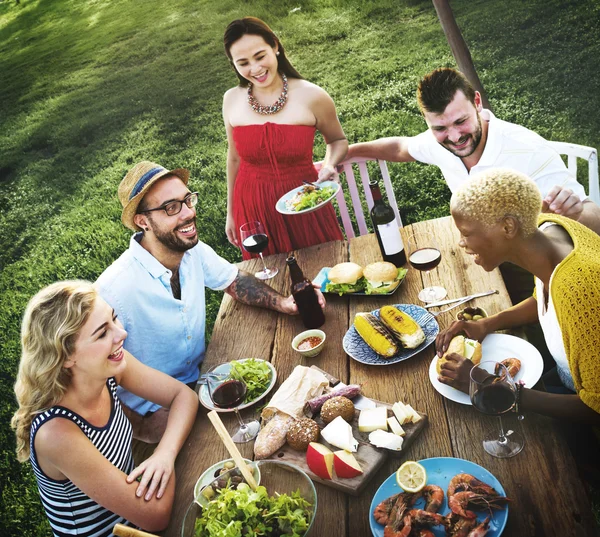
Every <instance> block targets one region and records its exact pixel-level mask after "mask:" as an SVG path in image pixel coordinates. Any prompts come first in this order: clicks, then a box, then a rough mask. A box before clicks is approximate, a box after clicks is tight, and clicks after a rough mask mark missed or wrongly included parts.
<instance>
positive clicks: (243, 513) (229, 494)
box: [195, 486, 311, 537]
mask: <svg viewBox="0 0 600 537" xmlns="http://www.w3.org/2000/svg"><path fill="white" fill-rule="evenodd" d="M310 507H311V504H310V503H309V502H308V501H307V500H305V499H304V498H303V497H302V496H301V495H300V493H299V491H296V492H293V493H292V494H291V495H287V494H278V495H277V496H269V495H268V494H267V490H266V489H265V487H263V486H259V487H258V488H257V489H256V491H252V490H251V489H250V487H240V488H238V489H237V490H234V489H227V490H221V493H220V494H219V496H217V497H216V498H215V499H214V500H212V501H211V502H210V503H209V504H208V506H207V507H206V509H204V510H203V511H202V515H201V516H200V518H198V519H197V520H196V525H195V535H196V537H242V536H244V537H258V536H261V537H279V536H282V535H286V536H288V535H289V536H291V537H301V536H302V535H304V534H305V533H306V531H307V530H308V526H309V515H310V512H311V510H310Z"/></svg>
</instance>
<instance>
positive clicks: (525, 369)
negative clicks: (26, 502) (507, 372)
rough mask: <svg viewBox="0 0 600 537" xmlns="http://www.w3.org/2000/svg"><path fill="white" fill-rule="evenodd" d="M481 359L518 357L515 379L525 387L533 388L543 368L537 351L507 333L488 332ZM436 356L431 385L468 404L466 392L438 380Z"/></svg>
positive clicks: (497, 359)
mask: <svg viewBox="0 0 600 537" xmlns="http://www.w3.org/2000/svg"><path fill="white" fill-rule="evenodd" d="M481 354H482V358H481V360H482V361H484V360H495V361H498V362H499V361H501V360H505V359H506V358H518V359H519V360H521V369H520V370H519V372H518V373H517V375H516V377H515V380H523V381H524V382H525V386H526V387H527V388H533V386H534V385H535V383H536V382H537V381H538V380H540V377H541V376H542V372H543V370H544V360H543V358H542V355H541V354H540V353H539V351H538V350H537V349H536V348H535V347H534V346H533V345H532V344H531V343H529V342H528V341H525V340H524V339H521V338H519V337H515V336H509V335H508V334H490V335H489V336H486V338H485V339H484V340H483V343H482V344H481ZM437 360H438V357H437V354H436V356H435V357H434V358H433V360H432V361H431V365H430V366H429V379H430V380H431V384H433V387H434V388H435V389H436V390H437V391H438V392H439V393H441V394H442V395H443V396H444V397H446V398H447V399H450V400H451V401H454V402H455V403H461V404H463V405H470V404H471V399H470V398H469V396H468V394H466V393H463V392H461V391H458V390H457V389H456V388H452V387H451V386H448V385H446V384H442V383H441V382H440V381H439V380H438V374H437V371H436V370H435V366H436V363H437Z"/></svg>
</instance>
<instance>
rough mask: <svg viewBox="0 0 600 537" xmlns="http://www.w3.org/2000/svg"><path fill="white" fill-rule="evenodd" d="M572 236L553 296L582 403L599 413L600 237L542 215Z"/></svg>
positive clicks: (557, 271) (564, 220)
mask: <svg viewBox="0 0 600 537" xmlns="http://www.w3.org/2000/svg"><path fill="white" fill-rule="evenodd" d="M543 222H554V223H556V224H559V225H560V226H562V227H563V228H564V229H565V230H566V231H567V233H568V234H569V235H570V236H571V240H572V241H573V251H572V252H571V253H570V254H569V255H568V256H567V257H565V258H564V259H563V260H562V261H561V262H560V263H559V264H558V266H557V267H556V269H555V272H554V276H553V278H552V285H551V287H550V294H551V295H552V301H553V303H554V308H555V309H556V317H557V319H558V324H559V325H560V329H561V331H562V336H563V342H564V345H565V352H566V353H567V359H568V360H569V368H570V370H571V375H572V376H573V381H574V383H575V388H576V389H577V393H578V394H579V397H580V398H581V400H582V401H583V402H584V403H585V404H586V405H587V406H589V407H590V408H592V409H593V410H595V411H596V412H598V413H600V236H599V235H597V234H596V233H594V232H593V231H592V230H591V229H589V228H587V227H585V226H584V225H582V224H580V223H579V222H575V221H574V220H571V219H570V218H566V217H564V216H558V215H554V214H542V215H541V216H540V218H539V220H538V224H542V223H543Z"/></svg>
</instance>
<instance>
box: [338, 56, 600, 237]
mask: <svg viewBox="0 0 600 537" xmlns="http://www.w3.org/2000/svg"><path fill="white" fill-rule="evenodd" d="M417 100H418V103H419V108H420V109H421V112H422V114H423V117H424V118H425V122H426V123H427V126H428V127H429V129H428V130H427V131H425V132H423V133H421V134H418V135H416V136H412V137H409V136H395V137H391V138H380V139H378V140H374V141H372V142H364V143H358V144H353V145H351V146H350V147H349V149H348V154H347V156H346V158H347V159H349V158H355V157H366V158H374V159H380V160H388V161H390V162H412V161H415V160H416V161H419V162H424V163H427V164H433V165H435V166H438V167H439V168H440V170H441V172H442V174H443V176H444V179H445V180H446V183H447V184H448V187H449V188H450V190H451V191H452V192H455V191H456V190H457V189H458V188H459V187H460V186H461V185H462V184H463V183H464V182H466V181H467V179H469V177H471V176H472V175H475V174H476V173H479V172H483V171H486V170H489V169H491V168H512V169H514V170H517V171H520V172H521V173H524V174H526V175H527V176H528V177H529V178H531V179H532V180H533V181H534V182H535V183H536V184H537V186H538V188H539V189H540V192H541V194H542V199H543V210H544V212H551V213H556V214H560V215H563V216H567V217H569V218H571V219H573V220H577V221H579V222H581V223H582V224H584V225H586V226H587V227H589V228H591V229H593V230H594V231H596V233H600V208H599V207H598V206H597V205H596V204H595V203H594V202H593V201H591V200H589V199H587V196H586V194H585V191H584V189H583V187H582V186H581V185H580V184H579V183H578V182H577V180H576V179H575V178H574V177H571V176H570V175H569V172H568V169H567V167H566V166H565V164H564V162H563V161H562V158H561V157H560V155H559V154H558V153H557V152H556V151H555V150H554V149H553V148H552V147H551V146H550V144H549V143H548V142H547V141H546V140H545V139H544V138H542V137H541V136H539V135H538V134H536V133H535V132H533V131H531V130H529V129H527V128H525V127H523V126H521V125H515V124H514V123H509V122H507V121H503V120H501V119H498V118H497V117H496V116H494V114H492V112H491V111H490V110H486V109H484V108H483V106H482V102H481V95H480V94H479V92H478V91H475V90H474V89H473V87H472V86H471V84H470V83H469V81H468V80H467V78H466V77H465V76H464V75H463V74H462V73H460V72H458V71H456V70H455V69H449V68H444V69H436V70H434V71H433V72H431V73H429V74H428V75H426V76H424V77H423V79H422V80H421V82H420V83H419V87H418V90H417Z"/></svg>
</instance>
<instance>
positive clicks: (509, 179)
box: [450, 168, 542, 237]
mask: <svg viewBox="0 0 600 537" xmlns="http://www.w3.org/2000/svg"><path fill="white" fill-rule="evenodd" d="M450 210H451V211H452V212H458V213H460V214H461V215H462V216H466V217H467V218H470V219H472V220H475V221H476V222H479V223H481V224H483V225H484V226H486V227H490V226H493V225H495V224H496V223H497V222H499V221H500V220H502V219H503V218H505V217H507V216H512V217H513V218H515V219H516V220H517V221H518V222H519V226H520V230H521V233H522V236H523V237H528V236H529V235H531V234H532V233H533V232H535V230H536V229H537V220H538V216H539V214H540V212H541V210H542V195H541V193H540V190H539V188H538V187H537V185H536V184H535V183H534V182H533V181H532V180H531V179H529V177H527V176H526V175H525V174H524V173H521V172H518V171H516V170H511V169H508V168H493V169H491V170H487V171H484V172H481V173H478V174H476V175H474V176H473V178H472V179H470V180H469V181H467V182H466V183H465V184H463V185H462V186H461V187H460V188H459V189H458V190H457V191H456V192H455V193H454V194H453V195H452V199H451V200H450Z"/></svg>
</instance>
